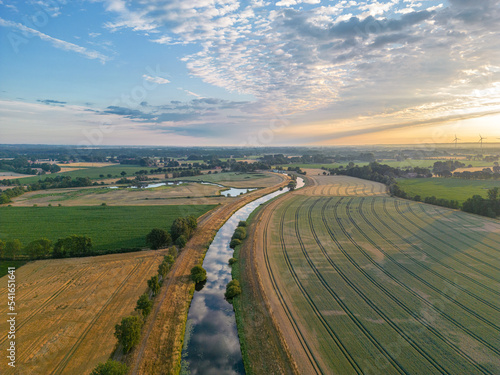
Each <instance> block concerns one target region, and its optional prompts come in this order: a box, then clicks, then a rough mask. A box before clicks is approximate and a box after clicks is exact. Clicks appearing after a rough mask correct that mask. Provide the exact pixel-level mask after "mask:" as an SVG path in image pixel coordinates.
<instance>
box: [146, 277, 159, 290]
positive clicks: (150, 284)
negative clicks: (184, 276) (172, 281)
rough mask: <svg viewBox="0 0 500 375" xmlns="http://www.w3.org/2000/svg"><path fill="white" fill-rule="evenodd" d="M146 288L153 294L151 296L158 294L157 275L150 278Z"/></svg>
mask: <svg viewBox="0 0 500 375" xmlns="http://www.w3.org/2000/svg"><path fill="white" fill-rule="evenodd" d="M148 287H149V289H151V291H152V292H153V295H156V294H158V292H159V291H160V282H159V279H158V275H154V276H153V277H151V279H149V280H148Z"/></svg>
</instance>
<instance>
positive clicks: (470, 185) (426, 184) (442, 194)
mask: <svg viewBox="0 0 500 375" xmlns="http://www.w3.org/2000/svg"><path fill="white" fill-rule="evenodd" d="M398 184H399V186H401V188H402V189H403V190H404V191H406V192H407V193H408V194H410V195H411V196H415V195H420V196H421V197H422V198H424V197H431V196H435V197H436V198H444V199H453V200H457V201H459V202H460V203H463V202H464V201H465V200H466V199H467V198H471V197H472V196H473V195H481V196H483V197H484V198H486V197H487V192H488V189H491V188H494V187H498V188H500V181H499V180H463V179H458V178H438V177H433V178H410V179H399V180H398Z"/></svg>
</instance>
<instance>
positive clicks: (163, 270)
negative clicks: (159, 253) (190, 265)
mask: <svg viewBox="0 0 500 375" xmlns="http://www.w3.org/2000/svg"><path fill="white" fill-rule="evenodd" d="M168 271H170V264H168V263H167V262H166V261H163V262H161V264H160V265H159V266H158V274H159V275H161V276H162V277H163V278H165V276H167V273H168Z"/></svg>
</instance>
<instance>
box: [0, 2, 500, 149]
mask: <svg viewBox="0 0 500 375" xmlns="http://www.w3.org/2000/svg"><path fill="white" fill-rule="evenodd" d="M499 20H500V0H476V1H473V0H448V1H434V0H420V1H414V0H389V1H376V0H367V1H325V0H279V1H265V0H249V1H237V0H196V1H195V0H191V1H190V0H136V1H124V0H88V1H85V0H72V1H69V0H23V1H8V0H0V144H5V143H34V144H40V143H44V144H72V145H82V146H104V145H165V146H180V145H183V146H184V145H185V146H217V145H221V146H271V145H273V146H280V145H283V146H285V145H313V146H314V145H317V146H323V145H349V144H352V145H354V144H359V145H366V144H412V143H417V144H422V143H424V144H428V143H431V144H432V143H452V142H453V140H454V139H455V137H457V138H459V142H477V141H478V140H479V136H480V135H481V136H482V137H484V138H486V139H485V141H484V142H499V141H500V21H499Z"/></svg>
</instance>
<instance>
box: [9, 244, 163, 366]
mask: <svg viewBox="0 0 500 375" xmlns="http://www.w3.org/2000/svg"><path fill="white" fill-rule="evenodd" d="M163 255H164V253H163V252H162V251H144V252H137V253H129V254H112V255H104V256H100V257H89V258H73V259H59V260H43V261H36V262H31V263H29V264H27V265H24V266H23V267H21V268H19V269H18V270H17V271H16V280H17V291H16V301H17V310H16V312H17V316H16V319H17V327H16V328H17V330H16V348H17V358H16V368H15V369H13V368H11V367H8V366H7V361H6V360H2V361H0V373H2V374H5V375H12V374H16V375H32V374H33V375H36V374H40V375H48V374H54V375H55V374H68V375H73V374H89V373H90V371H91V370H92V369H93V368H94V367H95V366H96V365H97V364H98V363H99V362H105V361H106V360H107V359H108V358H109V356H110V354H111V353H112V352H113V349H114V347H115V344H116V339H115V338H114V329H115V328H114V327H115V324H117V323H119V322H120V321H121V318H122V317H124V316H127V315H130V313H132V312H133V310H134V308H135V304H136V301H137V299H138V298H139V296H140V295H141V294H142V293H144V292H145V291H146V289H147V286H146V280H147V279H149V278H150V277H151V276H152V275H153V274H155V273H156V272H157V268H158V265H159V264H160V263H161V261H162V259H163ZM6 284H7V276H4V277H2V278H0V285H2V286H4V285H6ZM0 299H1V300H2V301H7V288H5V287H2V288H0ZM6 314H7V304H6V303H4V304H2V305H0V315H1V316H4V317H5V316H7V315H6ZM0 331H1V332H7V331H8V323H7V320H6V319H2V320H1V321H0ZM7 348H8V346H7V336H6V335H3V336H2V337H1V338H0V350H1V351H2V353H6V352H7ZM4 359H5V358H4Z"/></svg>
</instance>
